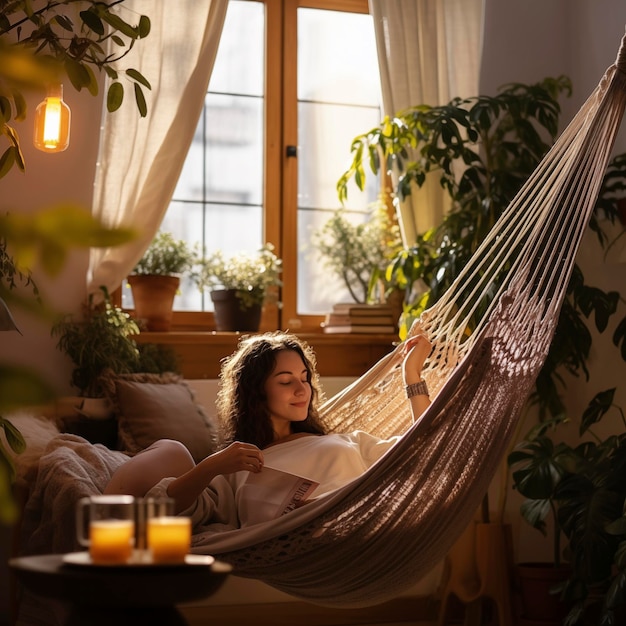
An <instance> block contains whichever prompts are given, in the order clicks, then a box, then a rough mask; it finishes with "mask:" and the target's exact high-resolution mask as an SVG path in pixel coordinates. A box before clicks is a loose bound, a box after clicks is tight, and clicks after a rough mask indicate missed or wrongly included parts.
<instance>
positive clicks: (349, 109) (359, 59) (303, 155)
mask: <svg viewBox="0 0 626 626" xmlns="http://www.w3.org/2000/svg"><path fill="white" fill-rule="evenodd" d="M380 102H381V97H380V79H379V72H378V61H377V57H376V45H375V39H374V27H373V23H372V18H371V16H370V15H362V14H354V13H342V12H340V11H325V10H315V9H299V10H298V304H297V306H298V313H299V314H323V313H325V312H327V311H329V310H330V309H331V308H332V305H333V303H335V302H339V301H350V300H352V297H351V296H350V294H349V293H348V291H347V289H346V288H345V286H344V285H343V282H342V281H341V279H340V278H337V279H335V278H334V277H331V276H329V275H328V271H327V270H325V268H324V267H323V263H322V262H321V261H320V260H319V259H318V257H317V255H316V253H315V251H314V250H313V249H312V248H311V246H310V244H309V242H310V240H311V232H312V231H313V230H317V229H319V228H321V226H322V225H323V224H324V222H326V221H327V220H328V219H329V218H330V217H331V213H330V212H329V211H332V210H335V209H337V208H339V200H338V198H337V191H336V184H337V180H338V179H339V177H340V176H341V174H343V172H344V171H345V169H346V167H347V164H348V160H349V157H350V144H351V142H352V139H353V138H354V137H355V136H356V135H358V134H360V133H362V132H364V131H365V130H367V129H368V128H372V127H373V126H376V125H377V124H378V123H379V122H380V117H381V107H380ZM377 189H378V184H377V181H376V178H375V177H374V176H369V177H368V185H367V189H366V192H365V193H361V192H360V191H358V190H357V188H356V187H355V186H353V187H352V188H351V189H350V190H349V192H348V203H347V204H346V208H349V209H351V210H353V211H355V212H351V213H350V214H349V215H347V216H346V217H348V218H349V219H351V220H354V221H355V222H362V221H363V220H365V219H366V216H367V209H368V207H369V206H370V205H371V204H372V203H373V202H374V201H375V200H376V195H377Z"/></svg>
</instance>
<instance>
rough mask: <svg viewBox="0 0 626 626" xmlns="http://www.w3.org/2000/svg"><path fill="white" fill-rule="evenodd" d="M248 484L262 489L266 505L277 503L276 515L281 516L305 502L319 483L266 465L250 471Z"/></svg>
mask: <svg viewBox="0 0 626 626" xmlns="http://www.w3.org/2000/svg"><path fill="white" fill-rule="evenodd" d="M246 485H247V486H250V487H258V488H259V489H260V490H262V494H263V501H264V502H263V503H264V505H266V506H272V505H275V507H276V513H275V515H274V516H275V517H280V516H281V515H284V514H285V513H289V511H293V510H294V509H297V508H298V507H299V506H301V505H302V504H304V503H305V501H306V500H308V499H309V498H310V496H311V494H312V493H313V492H314V491H315V489H317V487H318V486H319V483H318V482H316V481H314V480H312V479H310V478H306V477H304V476H298V475H297V474H291V473H290V472H284V471H282V470H279V469H276V468H275V467H269V466H267V465H264V466H263V469H262V470H261V471H260V472H258V473H252V472H250V475H249V476H248V479H247V480H246Z"/></svg>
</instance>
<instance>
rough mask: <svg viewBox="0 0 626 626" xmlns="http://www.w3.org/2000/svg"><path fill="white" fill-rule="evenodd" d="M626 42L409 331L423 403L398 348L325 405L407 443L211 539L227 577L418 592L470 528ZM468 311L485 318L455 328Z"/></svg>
mask: <svg viewBox="0 0 626 626" xmlns="http://www.w3.org/2000/svg"><path fill="white" fill-rule="evenodd" d="M625 41H626V37H625V38H624V40H622V45H621V47H620V51H619V53H618V57H617V60H616V62H615V64H613V65H612V66H611V67H609V68H608V69H607V71H606V73H605V75H604V77H603V78H602V80H601V82H600V83H599V85H598V86H597V87H596V89H595V90H594V92H593V93H592V94H591V96H590V97H589V99H588V100H587V101H586V102H585V104H584V105H583V106H582V108H581V110H580V111H579V112H578V114H577V115H576V116H575V118H574V119H573V120H572V122H571V123H570V124H569V126H568V127H567V128H566V130H565V131H564V132H563V133H562V135H561V136H560V137H559V139H558V140H557V142H556V143H555V144H554V146H553V147H552V149H551V150H550V151H549V152H548V154H547V155H546V156H545V157H544V159H543V160H542V161H541V163H540V164H539V166H538V167H537V169H536V171H535V172H534V174H533V175H532V176H531V177H530V178H529V180H528V181H527V182H526V183H525V185H524V187H523V188H522V189H521V190H520V191H519V193H518V194H517V196H516V197H515V198H514V200H513V201H512V202H511V204H510V205H509V207H508V208H507V209H506V210H505V212H504V213H503V215H502V216H501V218H500V219H499V221H498V222H497V224H496V225H495V226H494V228H493V229H492V231H491V233H490V235H489V236H488V238H487V239H486V240H485V241H484V242H483V243H482V245H481V247H480V248H479V249H478V250H477V252H476V253H475V254H474V256H473V259H472V261H471V262H470V264H469V265H468V266H467V267H466V268H465V269H464V270H463V272H462V274H461V275H460V276H459V277H458V279H457V280H456V281H455V283H454V284H453V285H452V287H451V288H450V289H449V290H448V292H447V293H446V294H445V296H444V297H443V298H442V299H441V300H440V301H438V302H437V303H436V304H435V305H434V306H433V307H431V308H430V309H429V310H428V311H426V312H425V313H424V314H423V315H422V317H421V318H420V320H419V322H417V323H416V324H414V326H413V328H412V329H411V333H410V334H414V333H416V332H418V331H419V332H425V333H426V334H427V336H428V337H429V339H430V340H431V341H432V343H433V344H434V350H433V353H432V354H431V356H430V357H429V360H428V362H427V364H426V367H425V369H424V377H425V378H426V380H427V382H428V385H429V388H430V389H431V397H432V398H433V402H432V404H431V405H430V407H429V408H428V409H427V411H426V412H425V413H424V414H423V415H422V417H421V418H420V419H419V420H418V421H417V422H416V423H415V424H411V418H410V412H409V403H408V401H407V399H406V396H405V393H404V387H403V384H402V378H401V369H400V364H401V361H402V346H398V347H397V348H396V349H395V350H394V351H393V352H392V353H390V354H389V355H387V356H386V357H384V358H383V359H382V360H381V361H379V362H378V363H377V364H376V365H375V366H374V367H373V368H372V369H370V370H369V371H368V372H367V373H366V374H365V375H363V376H362V377H361V378H359V379H358V380H357V381H356V382H355V383H353V384H352V385H351V386H350V387H348V388H347V389H346V390H344V391H343V392H341V393H340V394H338V395H337V396H335V397H334V398H332V399H330V400H329V401H328V402H327V403H325V405H324V406H323V407H322V416H323V418H324V420H325V423H326V424H327V426H328V428H329V430H330V431H331V432H351V431H353V430H356V429H362V430H366V431H368V432H370V433H372V434H374V435H377V436H380V437H383V438H386V437H389V436H391V435H395V434H399V433H404V436H403V437H402V438H401V440H400V442H399V443H398V444H397V445H395V446H394V447H393V448H392V449H391V450H390V451H389V452H388V453H387V454H386V455H385V456H384V457H383V458H382V459H381V460H380V461H379V462H378V463H376V464H375V465H374V466H373V467H372V468H370V469H369V470H368V471H367V472H366V473H365V474H364V475H363V476H361V477H360V478H358V479H357V480H355V481H353V482H352V483H350V484H349V485H347V486H346V487H344V488H342V489H340V490H338V491H337V492H334V493H333V494H331V495H330V496H329V497H328V498H322V499H320V500H319V501H315V502H313V503H311V504H309V505H307V506H306V507H303V508H302V509H299V510H296V511H294V512H292V513H290V514H289V515H286V516H283V517H282V518H280V519H279V520H275V521H273V522H269V523H267V524H259V525H257V526H256V527H253V528H252V529H250V530H248V529H242V530H238V531H234V532H233V533H227V534H226V535H228V536H226V537H223V538H219V539H218V540H217V543H216V544H215V545H213V546H211V549H210V552H211V553H212V554H216V555H219V558H220V560H223V561H226V562H229V563H231V564H232V565H233V566H234V573H236V574H237V575H240V576H244V577H251V578H258V579H262V580H263V581H264V582H266V583H268V584H270V585H272V586H274V587H276V588H278V589H280V590H282V591H285V592H287V593H289V594H291V595H293V596H296V597H298V598H301V599H303V600H307V601H309V602H313V603H317V604H322V605H327V606H341V607H351V606H366V605H372V604H376V603H380V602H383V601H385V600H388V599H390V598H392V597H394V596H397V595H398V594H399V593H400V592H402V591H404V590H406V589H409V588H410V587H411V586H412V585H414V584H415V583H417V582H418V581H419V580H420V579H421V578H422V577H423V576H424V575H425V574H427V573H428V572H429V571H430V570H432V568H433V567H435V566H436V565H437V564H438V563H439V562H440V561H441V559H442V558H443V557H444V556H445V554H446V553H447V552H448V550H449V549H450V548H451V547H452V545H453V544H454V542H455V541H456V540H457V539H458V538H459V537H460V535H461V534H462V532H463V530H464V529H465V528H466V527H467V526H468V524H469V523H470V522H471V521H472V519H473V518H474V515H475V513H476V511H477V509H478V507H479V505H480V502H481V500H482V498H483V496H484V494H485V493H486V492H487V489H488V487H489V484H490V482H491V480H492V478H493V476H494V475H495V473H496V471H497V470H498V467H499V465H500V463H501V460H502V458H503V456H504V455H505V454H506V452H507V450H508V448H509V446H510V443H511V439H512V437H513V434H514V431H515V427H516V424H517V422H518V421H519V419H520V416H521V414H522V409H523V407H524V405H525V403H526V401H527V399H528V397H529V395H530V393H531V391H532V388H533V385H534V382H535V379H536V377H537V374H538V373H539V370H540V368H541V367H542V365H543V363H544V361H545V358H546V356H547V353H548V349H549V346H550V343H551V340H552V337H553V334H554V331H555V328H556V324H557V321H558V315H559V312H560V309H561V304H562V302H563V298H564V296H565V292H566V288H567V284H568V281H569V278H570V275H571V273H572V269H573V266H574V261H575V256H576V252H577V250H578V248H579V245H580V242H581V239H582V237H583V234H584V232H585V229H586V228H587V224H588V222H589V219H590V216H591V213H592V211H593V208H594V205H595V202H596V199H597V196H598V193H599V191H600V186H601V184H602V180H603V176H604V172H605V170H606V167H607V164H608V161H609V158H610V156H611V152H612V148H613V143H614V140H615V137H616V135H617V131H618V129H619V125H620V121H621V119H622V116H623V112H624V106H625V103H626V88H625V86H626V74H625V73H626V52H625V43H624V42H625ZM496 276H497V277H498V283H497V284H496V283H495V282H494V277H496ZM503 276H505V278H504V279H502V277H503ZM467 291H469V292H471V297H470V298H469V299H466V300H464V302H463V304H461V305H459V304H458V302H457V299H458V294H460V293H465V292H467ZM478 307H481V309H482V308H485V307H486V309H487V313H486V314H485V315H484V316H483V317H482V321H481V322H480V323H479V325H478V328H475V329H472V333H471V334H468V332H467V329H468V328H469V327H470V320H471V319H472V315H473V313H474V312H475V311H476V310H478Z"/></svg>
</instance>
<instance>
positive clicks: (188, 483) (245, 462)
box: [167, 441, 263, 512]
mask: <svg viewBox="0 0 626 626" xmlns="http://www.w3.org/2000/svg"><path fill="white" fill-rule="evenodd" d="M262 467H263V453H262V452H261V450H259V448H257V447H256V446H254V445H252V444H251V443H241V442H240V441H235V442H234V443H231V444H230V445H229V446H228V447H227V448H224V449H223V450H220V451H219V452H215V453H214V454H211V455H210V456H207V457H206V458H204V459H202V461H200V463H198V465H196V466H195V467H194V468H193V469H191V470H189V471H188V472H186V473H185V474H183V475H182V476H179V477H178V478H177V479H176V480H174V481H172V482H171V483H170V485H169V486H168V488H167V493H168V495H169V496H170V497H172V498H174V499H175V500H176V510H177V511H178V512H180V511H184V510H185V509H186V508H187V507H189V506H190V505H191V504H192V503H193V502H194V500H195V499H196V498H197V497H198V496H199V495H200V493H202V490H203V489H205V488H206V487H207V485H208V484H209V483H210V482H211V481H212V480H213V479H214V478H215V477H216V476H219V475H221V474H232V473H234V472H241V471H244V470H245V471H248V472H255V473H256V472H260V471H261V468H262Z"/></svg>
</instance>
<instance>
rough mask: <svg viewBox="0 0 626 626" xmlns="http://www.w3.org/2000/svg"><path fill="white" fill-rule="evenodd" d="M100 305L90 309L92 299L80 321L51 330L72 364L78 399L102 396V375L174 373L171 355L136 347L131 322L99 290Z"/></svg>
mask: <svg viewBox="0 0 626 626" xmlns="http://www.w3.org/2000/svg"><path fill="white" fill-rule="evenodd" d="M101 290H102V293H103V302H102V303H101V304H98V305H94V303H93V296H92V297H90V298H89V303H88V305H87V306H85V308H84V311H83V317H82V319H80V320H77V319H75V318H74V317H73V316H71V315H70V316H65V317H64V318H62V319H61V320H59V321H58V322H56V324H55V325H54V326H53V327H52V335H53V336H55V337H58V343H57V347H58V348H59V349H60V350H61V351H62V352H64V353H65V354H67V355H68V356H69V357H70V359H71V360H72V362H73V363H74V370H73V371H72V380H71V382H72V385H73V386H74V387H75V388H76V389H77V390H78V392H79V395H81V396H84V397H91V398H101V397H103V396H104V393H103V390H102V387H101V381H100V378H101V376H102V375H103V374H104V373H105V372H110V373H113V374H132V373H137V372H148V373H160V372H164V371H176V370H177V369H178V368H177V364H176V360H175V357H174V356H173V353H171V352H168V351H167V350H162V349H160V348H159V349H157V347H156V346H154V345H152V344H142V345H138V344H137V342H136V341H135V340H134V339H133V337H134V336H136V335H139V333H140V329H139V327H138V325H137V324H136V322H135V320H134V319H133V318H132V317H131V316H130V315H129V314H128V313H126V312H125V311H123V310H122V309H121V308H119V307H117V306H115V305H114V304H113V303H112V302H111V298H110V296H109V293H108V291H107V290H106V289H105V288H104V287H102V288H101Z"/></svg>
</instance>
